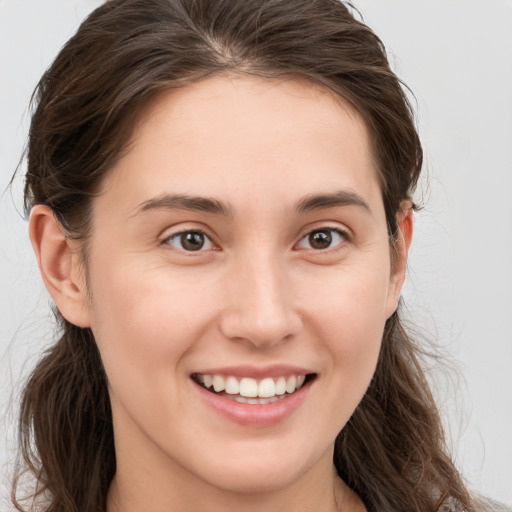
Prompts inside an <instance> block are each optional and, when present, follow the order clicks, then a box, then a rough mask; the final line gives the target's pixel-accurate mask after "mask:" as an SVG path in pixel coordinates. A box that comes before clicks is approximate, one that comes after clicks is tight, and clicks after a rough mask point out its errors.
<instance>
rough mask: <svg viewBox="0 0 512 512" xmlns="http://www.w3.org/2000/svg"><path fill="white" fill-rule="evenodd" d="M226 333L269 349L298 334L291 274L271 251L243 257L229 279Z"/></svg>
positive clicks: (234, 267) (225, 317) (261, 251)
mask: <svg viewBox="0 0 512 512" xmlns="http://www.w3.org/2000/svg"><path fill="white" fill-rule="evenodd" d="M229 283H230V284H229V286H228V289H227V293H228V295H229V300H228V301H227V305H228V306H227V308H226V310H225V311H224V317H223V326H222V327H223V331H224V334H225V335H226V336H228V337H230V338H243V339H246V340H248V341H250V342H251V343H252V344H254V345H256V346H270V345H273V344H275V343H279V342H280V341H282V340H284V339H286V338H288V337H290V336H292V335H293V334H296V332H297V331H298V329H299V328H300V317H299V315H298V313H297V312H296V310H295V308H294V304H293V302H294V301H293V295H292V290H291V288H290V282H289V275H288V273H287V271H286V269H285V265H283V262H282V261H281V260H280V258H279V256H278V255H277V254H276V253H275V252H273V251H270V250H268V249H265V250H255V251H252V252H251V253H250V254H247V253H246V254H245V255H241V256H240V258H239V259H238V260H237V261H236V264H234V266H233V268H232V272H231V275H230V276H229Z"/></svg>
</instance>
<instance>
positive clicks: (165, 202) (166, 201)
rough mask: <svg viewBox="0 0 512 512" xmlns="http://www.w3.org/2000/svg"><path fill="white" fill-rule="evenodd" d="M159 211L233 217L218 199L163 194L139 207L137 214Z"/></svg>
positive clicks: (228, 208) (230, 211)
mask: <svg viewBox="0 0 512 512" xmlns="http://www.w3.org/2000/svg"><path fill="white" fill-rule="evenodd" d="M157 209H169V210H190V211H196V212H202V213H211V214H215V215H222V216H224V217H233V212H232V210H231V208H230V207H229V206H228V205H225V204H224V203H222V202H221V201H218V200H217V199H213V198H210V197H201V196H189V195H184V194H163V195H161V196H158V197H154V198H152V199H148V200H147V201H144V202H143V203H141V204H140V205H139V207H138V208H137V211H136V212H135V214H138V213H142V212H147V211H149V210H157Z"/></svg>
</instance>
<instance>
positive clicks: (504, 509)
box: [439, 496, 512, 512]
mask: <svg viewBox="0 0 512 512" xmlns="http://www.w3.org/2000/svg"><path fill="white" fill-rule="evenodd" d="M475 504H476V510H477V511H478V512H512V507H510V506H507V505H503V503H499V502H497V501H494V500H490V499H489V498H484V497H482V496H475ZM439 512H463V511H462V510H461V508H460V506H459V505H457V502H456V500H454V499H450V500H448V501H446V502H445V503H444V504H443V506H442V507H441V508H440V509H439Z"/></svg>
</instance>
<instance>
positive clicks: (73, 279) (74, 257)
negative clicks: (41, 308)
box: [29, 204, 90, 327]
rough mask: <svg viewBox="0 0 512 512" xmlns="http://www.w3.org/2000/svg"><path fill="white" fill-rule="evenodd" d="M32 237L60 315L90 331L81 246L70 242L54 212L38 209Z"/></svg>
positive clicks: (32, 220)
mask: <svg viewBox="0 0 512 512" xmlns="http://www.w3.org/2000/svg"><path fill="white" fill-rule="evenodd" d="M29 235H30V241H31V242H32V247H33V249H34V252H35V254H36V258H37V263H38V265H39V271H40V272H41V276H42V278H43V281H44V284H45V286H46V289H47V290H48V292H49V293H50V295H51V296H52V298H53V300H54V302H55V305H56V306H57V309H58V310H59V312H60V313H61V315H62V316H63V317H64V318H65V319H66V320H68V321H69V322H71V323H72V324H74V325H77V326H78V327H89V326H90V322H89V311H88V309H89V308H88V296H87V288H86V285H85V279H84V276H83V272H82V271H81V268H80V254H79V251H78V244H77V242H74V241H72V240H68V239H67V238H66V237H65V235H64V233H63V230H62V228H61V226H60V224H59V223H58V222H57V219H56V218H55V214H54V213H53V210H52V209H51V208H49V207H48V206H44V205H40V204H39V205H35V206H34V207H33V208H32V211H31V213H30V221H29Z"/></svg>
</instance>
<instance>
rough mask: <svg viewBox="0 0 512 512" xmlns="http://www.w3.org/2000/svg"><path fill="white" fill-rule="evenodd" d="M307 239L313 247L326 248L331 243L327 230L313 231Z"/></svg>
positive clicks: (330, 236)
mask: <svg viewBox="0 0 512 512" xmlns="http://www.w3.org/2000/svg"><path fill="white" fill-rule="evenodd" d="M308 239H309V245H310V246H311V247H312V248H313V249H327V248H328V247H329V246H330V245H331V243H332V235H331V233H330V232H329V231H313V233H310V234H309V237H308Z"/></svg>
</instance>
